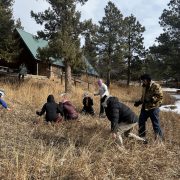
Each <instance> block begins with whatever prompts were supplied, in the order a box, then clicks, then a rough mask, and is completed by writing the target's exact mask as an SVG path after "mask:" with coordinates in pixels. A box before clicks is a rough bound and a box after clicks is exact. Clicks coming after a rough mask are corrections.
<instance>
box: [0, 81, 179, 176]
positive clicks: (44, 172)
mask: <svg viewBox="0 0 180 180" xmlns="http://www.w3.org/2000/svg"><path fill="white" fill-rule="evenodd" d="M0 87H1V88H3V89H5V91H6V94H7V96H6V97H5V98H6V101H7V103H8V104H9V105H10V107H12V111H10V112H8V111H6V110H3V109H0V121H1V123H0V179H8V180H11V179H18V180H21V179H23V180H25V179H43V180H44V179H63V180H69V179H70V180H71V179H72V180H76V179H77V180H79V179H82V180H86V179H87V180H92V179H94V180H97V179H98V180H99V179H100V180H101V179H103V180H111V179H112V180H115V179H119V180H157V179H158V180H174V179H179V178H180V168H179V167H180V166H179V163H180V161H179V157H180V156H179V155H180V154H179V152H180V151H179V150H180V149H179V147H180V146H179V145H180V135H179V129H180V122H179V115H177V114H173V113H163V112H161V114H160V115H161V124H162V128H163V130H164V134H165V142H164V145H162V144H157V143H155V142H154V140H153V130H152V126H151V123H150V120H149V121H148V139H149V144H148V145H144V144H141V143H139V142H136V141H134V140H133V139H130V140H127V139H125V148H126V150H124V151H120V150H119V149H118V148H117V146H116V145H115V143H114V142H113V140H112V139H111V137H110V123H109V121H108V120H105V119H99V118H98V116H97V117H96V116H95V117H93V118H92V117H89V116H81V117H80V118H79V122H77V121H74V122H63V123H62V124H59V125H57V124H55V125H45V124H43V123H40V124H38V125H33V123H32V122H33V121H34V120H35V119H37V117H36V115H35V111H36V110H38V109H40V108H41V106H42V104H43V103H45V102H46V98H47V96H48V95H49V94H54V96H55V98H56V100H57V101H59V100H60V96H59V94H60V93H61V92H63V91H64V86H62V85H61V84H60V83H59V82H51V81H39V80H38V81H37V80H30V81H28V82H24V83H22V84H20V85H16V84H10V83H0ZM84 89H85V88H81V87H79V88H74V89H73V93H72V94H70V97H71V99H72V102H73V103H74V104H75V105H76V107H77V109H78V110H80V109H81V108H82V104H81V101H82V94H83V92H84ZM94 91H95V89H94V88H93V87H91V93H92V94H93V92H94ZM110 91H111V94H112V95H115V96H118V97H119V99H120V100H121V101H122V102H124V103H125V104H127V105H128V106H130V107H131V108H132V109H133V110H134V111H135V112H136V113H137V114H138V113H139V111H140V108H135V107H134V106H133V102H134V100H136V99H138V97H139V96H140V87H131V88H126V87H117V86H115V85H113V86H112V87H111V90H110ZM94 102H95V106H94V108H95V110H96V112H97V113H98V111H99V98H98V97H95V98H94ZM41 121H43V120H41ZM135 133H137V129H135Z"/></svg>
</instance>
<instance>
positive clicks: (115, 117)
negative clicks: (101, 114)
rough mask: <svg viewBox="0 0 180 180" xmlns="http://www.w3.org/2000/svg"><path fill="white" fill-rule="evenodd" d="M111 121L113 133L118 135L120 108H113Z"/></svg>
mask: <svg viewBox="0 0 180 180" xmlns="http://www.w3.org/2000/svg"><path fill="white" fill-rule="evenodd" d="M110 121H111V132H112V133H115V134H116V133H117V130H118V122H119V109H118V108H112V110H111V112H110Z"/></svg>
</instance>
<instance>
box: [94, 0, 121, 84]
mask: <svg viewBox="0 0 180 180" xmlns="http://www.w3.org/2000/svg"><path fill="white" fill-rule="evenodd" d="M104 10H105V16H104V17H103V18H102V20H101V21H99V24H100V25H99V29H98V32H97V34H96V38H95V39H94V40H95V43H96V44H97V48H98V55H99V58H100V62H99V67H100V69H101V71H103V74H104V72H105V73H106V77H107V85H108V86H109V85H110V80H111V72H112V64H113V63H115V62H117V61H118V59H116V58H117V54H120V52H121V41H122V39H121V37H122V34H123V32H122V28H123V27H122V24H123V15H122V14H121V12H120V11H119V10H118V8H117V7H116V6H115V4H114V3H112V2H111V1H109V2H108V4H107V6H106V7H105V9H104Z"/></svg>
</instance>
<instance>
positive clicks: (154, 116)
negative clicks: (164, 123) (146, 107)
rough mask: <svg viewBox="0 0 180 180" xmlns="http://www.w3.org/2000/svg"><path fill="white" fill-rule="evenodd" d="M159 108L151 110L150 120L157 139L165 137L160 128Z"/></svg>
mask: <svg viewBox="0 0 180 180" xmlns="http://www.w3.org/2000/svg"><path fill="white" fill-rule="evenodd" d="M159 111H160V110H159V108H155V109H152V110H150V119H151V122H152V126H153V130H154V133H155V139H156V138H157V137H158V136H159V137H160V138H162V137H163V134H162V131H161V127H160V120H159Z"/></svg>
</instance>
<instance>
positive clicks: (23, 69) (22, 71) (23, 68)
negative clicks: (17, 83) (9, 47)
mask: <svg viewBox="0 0 180 180" xmlns="http://www.w3.org/2000/svg"><path fill="white" fill-rule="evenodd" d="M26 74H27V67H26V65H25V64H24V63H23V64H21V65H20V67H19V75H18V78H19V80H21V79H22V80H24V76H25V75H26Z"/></svg>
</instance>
